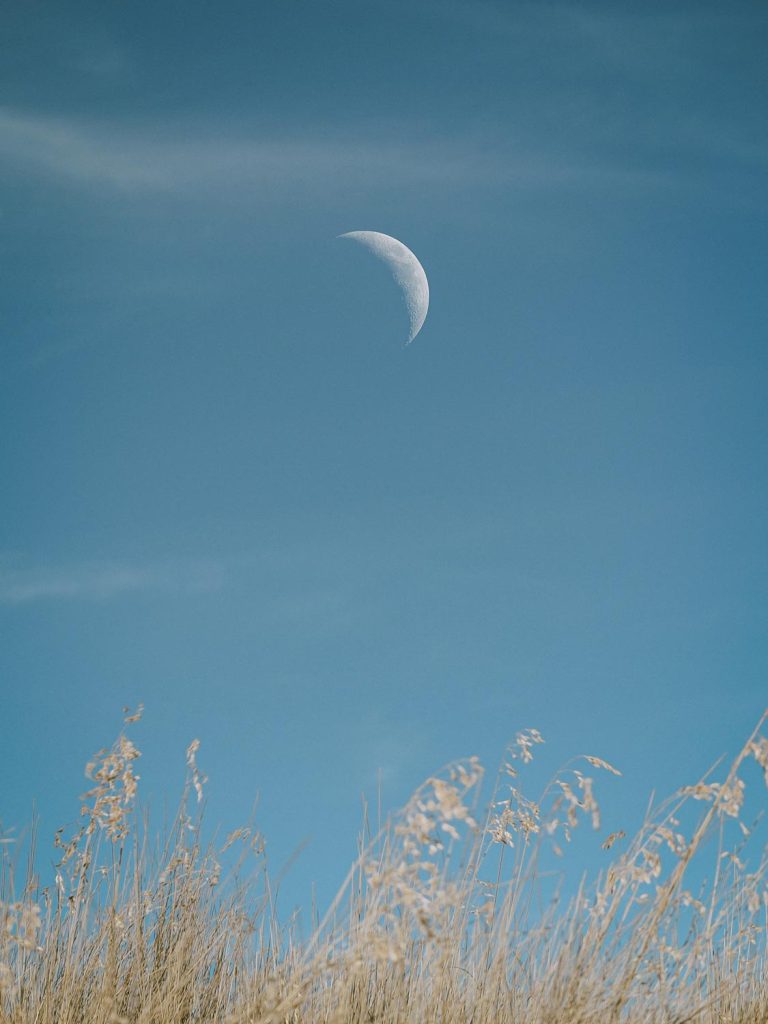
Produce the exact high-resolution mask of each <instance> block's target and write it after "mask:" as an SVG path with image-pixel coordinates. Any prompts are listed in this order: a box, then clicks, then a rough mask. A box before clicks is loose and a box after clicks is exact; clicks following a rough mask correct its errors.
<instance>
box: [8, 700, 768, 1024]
mask: <svg viewBox="0 0 768 1024" xmlns="http://www.w3.org/2000/svg"><path fill="white" fill-rule="evenodd" d="M137 717H138V716H137V715H129V716H128V718H127V719H126V728H125V729H124V731H123V732H122V733H121V735H120V736H119V737H118V739H117V741H116V742H115V744H114V745H113V747H112V748H111V749H109V750H106V751H101V752H100V753H99V754H98V755H97V756H96V757H95V758H94V760H93V761H92V763H91V764H89V765H88V767H87V774H88V776H89V778H90V779H91V780H92V786H91V790H90V792H89V793H88V794H87V795H86V796H85V797H84V798H83V813H82V827H81V828H80V829H79V831H77V832H76V833H75V834H74V835H69V834H66V833H65V832H59V833H58V834H57V836H56V839H55V842H56V846H57V853H58V860H59V863H58V866H57V869H56V876H55V880H54V881H53V882H52V884H51V885H50V886H49V887H41V885H40V883H39V882H38V881H37V879H36V875H35V869H34V859H35V853H34V843H32V844H30V849H29V851H28V854H27V855H26V856H25V863H23V864H19V863H18V854H16V855H14V846H13V844H11V843H8V842H5V843H4V845H3V847H2V849H3V851H4V857H3V867H2V891H1V892H0V899H1V900H2V903H1V904H0V912H1V913H2V929H1V930H0V993H1V997H0V1021H2V1022H3V1024H10V1022H13V1024H32V1022H35V1024H80V1022H84V1024H85V1022H87V1024H91V1022H93V1024H97V1022H98V1024H108V1022H112V1024H118V1022H125V1024H128V1022H130V1024H134V1022H135V1024H181V1022H193V1021H194V1022H211V1024H213V1022H222V1024H223V1022H231V1024H246V1022H249V1024H250V1022H253V1024H256V1022H263V1024H267V1022H273V1024H278V1022H295V1024H299V1022H302V1024H303V1022H306V1024H310V1022H311V1024H316V1022H317V1024H319V1022H328V1024H331V1022H334V1024H352V1022H355V1024H358V1022H360V1024H363V1022H382V1024H396V1022H397V1024H411V1022H412V1024H429V1022H435V1024H438V1022H439V1024H469V1022H472V1024H504V1022H520V1024H577V1022H596V1024H597V1022H601V1024H603V1022H613V1021H616V1022H618V1021H621V1020H626V1021H637V1022H641V1021H642V1022H651V1021H652V1022H654V1024H656V1022H658V1024H662V1022H664V1024H685V1022H687V1021H697V1022H702V1024H711V1022H715V1021H717V1022H730V1024H747V1022H764V1021H768V976H767V975H766V959H765V954H766V944H765V938H766V914H767V913H768V909H767V908H768V889H767V888H766V874H765V868H766V863H765V859H764V857H763V855H762V853H761V852H760V851H759V850H758V851H751V852H750V851H749V844H750V839H751V838H752V836H751V828H750V827H749V826H748V825H747V823H745V822H744V821H743V820H742V819H743V806H744V792H745V783H744V781H743V773H744V769H745V768H746V762H747V761H749V760H755V761H757V763H758V764H759V766H760V768H761V769H762V770H763V772H764V773H765V775H766V780H768V739H766V738H765V737H764V736H763V735H762V733H761V729H762V728H763V725H764V723H765V720H766V716H765V715H764V716H763V718H762V719H761V720H760V722H759V723H758V725H757V727H756V729H755V731H754V733H753V734H752V736H750V737H749V739H748V740H747V742H746V743H745V745H744V747H743V749H742V750H741V751H740V752H739V754H738V756H737V757H736V758H735V760H734V761H733V763H732V764H731V766H730V768H725V769H722V770H721V771H719V772H715V773H712V774H710V775H708V776H707V777H706V778H705V779H703V780H701V781H700V782H698V783H697V784H695V785H693V786H688V787H684V788H683V789H681V790H679V791H678V792H677V793H676V794H674V795H673V796H672V797H671V799H670V800H669V801H668V802H667V803H666V804H664V805H662V806H660V807H659V808H658V810H657V811H655V812H654V813H653V814H652V815H651V816H650V817H649V818H648V820H646V822H645V824H644V825H643V827H642V828H641V830H640V831H639V833H638V834H637V835H636V836H635V837H634V838H628V837H626V836H624V835H623V834H622V833H617V834H614V835H609V836H606V837H605V839H604V842H603V847H604V848H605V849H606V850H609V851H610V853H609V854H608V855H607V856H609V857H610V858H612V860H611V863H610V866H609V867H608V868H607V869H606V868H605V867H603V868H602V870H601V872H600V873H599V875H597V876H596V877H594V878H593V879H592V880H587V881H585V882H584V883H583V884H582V886H581V888H580V889H579V890H578V892H576V894H575V895H574V896H573V897H572V898H571V899H569V900H565V899H562V898H561V899H557V898H555V897H554V895H552V896H551V898H547V899H545V900H542V893H543V892H545V891H549V890H548V889H547V886H548V884H549V883H548V882H547V880H546V879H545V878H543V877H542V869H541V865H542V861H543V859H544V858H551V857H552V856H553V855H555V856H559V855H560V854H562V853H565V854H566V855H567V849H568V843H569V841H570V838H571V834H572V832H573V830H574V829H575V828H577V827H580V828H584V827H595V828H600V824H601V823H600V809H599V806H598V801H597V797H596V795H595V794H596V789H597V781H598V779H599V776H600V774H601V773H616V770H615V769H614V768H613V767H612V766H611V765H609V764H607V763H606V762H605V761H602V760H601V759H600V758H597V757H581V758H577V759H575V760H574V761H573V762H572V763H571V764H570V765H569V766H568V767H566V768H565V769H563V770H562V771H561V772H560V773H558V775H556V776H555V777H554V778H553V780H552V781H551V783H550V784H549V785H548V786H547V788H546V790H545V792H544V793H543V794H542V795H541V796H539V797H538V798H537V799H535V800H533V799H531V798H529V797H528V796H526V795H525V794H524V792H523V782H524V779H525V774H526V767H527V764H528V762H529V761H530V760H531V759H532V758H533V757H534V755H536V756H538V749H537V748H538V744H539V743H540V741H541V737H540V736H539V734H538V733H537V732H536V731H535V730H528V731H526V732H523V733H520V734H518V736H517V738H516V741H515V743H514V744H513V745H512V747H511V748H510V751H509V754H508V758H507V760H506V762H505V764H504V765H503V767H502V769H501V771H500V772H499V774H498V776H497V777H496V781H495V784H494V786H493V792H492V794H491V796H490V798H488V797H485V798H484V797H483V796H482V793H481V786H482V782H483V770H482V767H481V765H480V764H479V763H478V762H477V760H476V759H470V760H468V761H464V762H457V763H456V764H454V765H452V766H450V767H448V768H447V769H446V770H445V771H442V772H440V773H439V774H438V775H436V776H435V777H433V778H430V779H428V780H427V781H426V782H425V783H424V785H423V786H422V787H421V788H420V789H419V790H418V791H417V792H416V793H415V794H414V795H413V797H412V798H411V800H410V801H409V803H408V804H407V805H406V807H405V808H403V810H402V811H401V812H400V813H399V814H397V815H395V816H393V817H392V819H391V820H390V821H388V822H387V823H386V824H385V825H384V827H383V828H382V829H381V830H380V832H379V834H377V835H371V834H370V831H369V829H368V828H367V826H366V828H364V830H363V838H361V840H360V856H359V859H358V860H357V862H356V863H355V864H354V865H353V866H352V868H351V870H350V873H349V876H348V878H347V881H346V883H345V885H344V887H343V888H342V890H341V891H340V892H339V894H338V896H337V898H336V900H335V902H334V903H333V905H332V906H331V908H330V910H329V911H328V913H327V914H326V915H325V918H324V919H323V920H316V921H314V922H313V924H312V926H311V928H310V929H309V934H302V933H301V930H300V929H299V927H298V926H297V925H295V924H294V925H292V924H291V923H288V924H281V923H280V922H278V920H277V919H276V915H275V913H274V911H273V898H272V890H271V883H270V880H269V877H268V875H267V873H266V871H265V870H262V869H261V867H260V865H261V864H262V853H263V839H262V837H261V836H260V835H259V834H258V833H257V832H255V831H253V830H252V829H250V828H244V829H241V830H238V831H237V832H235V833H233V834H232V835H230V836H229V837H228V838H227V840H226V842H225V843H223V844H221V845H220V847H219V848H217V849H214V848H207V847H206V848H203V846H202V844H201V841H200V838H199V836H200V827H199V825H200V822H199V815H198V808H199V807H200V806H201V801H202V795H203V786H204V783H205V779H204V777H203V776H202V774H201V772H200V770H199V769H198V766H197V759H196V756H197V747H198V745H197V743H196V742H195V743H193V744H192V745H191V746H190V748H189V750H188V751H187V771H188V782H187V788H186V790H185V792H184V794H183V797H182V800H181V803H180V808H179V812H178V816H177V818H176V821H175V823H174V824H173V826H172V827H171V828H170V829H169V831H168V834H167V835H165V836H164V837H162V841H161V842H159V843H158V842H157V841H156V840H153V839H152V838H151V837H150V835H148V828H147V826H146V823H145V819H144V818H143V817H142V815H141V813H140V811H139V810H138V809H137V775H136V771H135V767H136V760H137V758H138V757H139V752H138V750H137V749H136V747H135V746H134V744H133V742H132V741H131V739H130V738H129V733H130V726H131V725H132V723H133V722H134V721H135V720H136V718H137ZM616 774H618V773H616ZM484 799H486V800H487V801H488V806H487V808H486V806H485V804H484V803H483V800H484ZM752 845H755V844H754V842H753V843H752ZM705 854H706V856H707V857H708V858H709V860H708V867H707V870H706V871H705V872H701V871H699V870H698V859H699V858H701V857H702V856H703V855H705ZM254 865H255V868H254ZM691 878H696V879H697V882H696V885H695V886H694V889H695V891H691V890H690V889H689V888H688V886H689V885H690V884H691V882H690V880H691ZM703 879H707V880H706V881H702V880H703Z"/></svg>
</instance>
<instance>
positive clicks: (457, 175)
mask: <svg viewBox="0 0 768 1024" xmlns="http://www.w3.org/2000/svg"><path fill="white" fill-rule="evenodd" d="M401 138H402V133H401ZM0 156H2V157H3V158H4V160H5V162H6V165H7V166H8V167H11V168H15V169H16V170H17V171H22V172H24V173H28V172H30V171H31V172H33V173H38V174H43V175H47V176H52V177H54V178H55V179H59V180H63V181H68V182H70V183H72V184H78V185H81V186H88V185H91V186H94V185H95V186H102V187H108V188H112V189H120V190H125V191H134V192H135V191H150V192H168V193H173V192H175V193H184V192H197V191H199V190H201V189H206V188H211V187H214V188H215V187H218V186H225V185H235V186H239V187H241V188H244V189H247V188H252V189H255V190H259V189H272V188H277V187H291V186H293V187H295V186H303V187H319V188H326V187H329V186H334V185H335V186H344V185H345V184H348V183H349V182H350V181H359V182H361V183H362V182H365V183H377V182H386V183H387V184H388V185H392V184H408V183H411V184H412V183H422V184H425V185H429V184H437V183H443V184H448V185H450V184H455V185H462V184H468V183H476V184H489V185H493V184H498V185H502V184H514V185H516V186H518V187H526V188H537V189H539V188H547V187H549V186H557V185H560V186H565V185H569V184H570V185H575V186H588V185H599V184H601V183H607V182H609V181H610V182H614V183H617V184H620V183H622V182H623V183H624V184H627V185H648V184H657V185H658V184H664V183H665V181H664V176H663V175H659V174H658V173H657V172H655V171H652V170H648V169H644V168H642V167H632V166H623V165H621V164H619V163H616V162H611V161H605V160H603V161H601V160H598V159H594V158H592V157H590V155H589V154H588V153H587V152H586V151H584V152H578V153H577V152H564V153H559V154H558V153H551V152H544V151H540V150H538V149H537V148H536V147H533V148H529V149H528V150H525V149H524V148H523V147H520V146H517V147H515V148H514V149H512V150H506V149H505V148H504V147H503V145H501V144H500V143H498V142H496V141H494V142H493V143H491V142H489V141H488V140H486V139H484V138H482V137H479V136H477V135H473V136H471V137H467V138H465V139H453V140H440V141H432V142H429V141H427V142H409V141H391V140H390V141H386V140H384V141H372V140H370V139H358V140H350V139H347V138H337V139H327V138H326V139H322V140H317V139H314V140H313V139H311V138H292V139H291V138H285V139H259V138H253V137H249V136H247V135H244V136H241V137H235V136H231V137H228V138H222V137H221V136H218V135H213V134H211V133H206V131H205V130H201V131H199V132H198V133H196V134H194V135H192V136H189V135H187V136H182V135H176V136H175V137H174V135H173V131H172V128H171V127H169V126H156V127H155V129H154V130H153V131H144V132H137V131H129V130H126V129H124V128H122V127H120V126H119V125H115V124H105V123H95V122H85V121H77V120H74V119H70V118H64V117H47V116H41V115H37V114H33V113H29V112H21V111H17V110H13V109H9V108H0Z"/></svg>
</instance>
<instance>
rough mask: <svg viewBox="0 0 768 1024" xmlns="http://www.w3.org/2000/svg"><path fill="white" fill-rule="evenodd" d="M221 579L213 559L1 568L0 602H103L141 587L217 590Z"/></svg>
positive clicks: (220, 570)
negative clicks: (158, 563)
mask: <svg viewBox="0 0 768 1024" xmlns="http://www.w3.org/2000/svg"><path fill="white" fill-rule="evenodd" d="M222 583H223V569H222V567H221V566H220V565H219V564H218V563H216V562H211V561H201V562H189V563H184V564H179V565H162V566H134V565H128V564H119V563H113V562H108V563H88V564H77V565H69V566H56V567H51V566H47V567H43V566H39V567H33V568H4V567H0V604H6V605H22V604H30V603H32V602H36V601H53V600H85V601H104V600H108V599H110V598H114V597H118V596H120V595H125V594H131V593H139V592H143V591H163V590H165V591H177V592H179V591H181V592H185V593H201V592H205V591H210V590H217V589H219V587H220V586H221V585H222Z"/></svg>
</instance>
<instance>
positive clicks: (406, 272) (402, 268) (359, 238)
mask: <svg viewBox="0 0 768 1024" xmlns="http://www.w3.org/2000/svg"><path fill="white" fill-rule="evenodd" d="M337 238H350V239H352V241H353V242H358V243H359V244H360V245H362V246H365V248H366V249H368V250H370V252H372V253H373V255H374V256H378V258H379V259H380V260H383V262H384V263H386V264H387V266H388V267H389V269H390V270H391V272H392V276H393V277H394V279H395V281H396V282H397V283H398V285H399V286H400V288H401V289H402V292H403V296H404V297H405V304H406V307H407V309H408V318H409V320H410V331H409V334H408V341H406V345H410V343H411V342H412V341H413V339H414V338H415V337H416V335H417V334H418V333H419V331H420V330H421V328H422V326H423V324H424V321H425V320H426V318H427V310H428V309H429V282H428V281H427V275H426V274H425V273H424V267H422V265H421V264H420V263H419V261H418V260H417V259H416V257H415V256H414V254H413V253H412V252H411V250H410V249H409V248H408V246H407V245H403V243H402V242H401V241H399V240H398V239H397V238H393V237H392V235H385V234H383V233H382V232H381V231H346V232H345V233H344V234H343V235H337Z"/></svg>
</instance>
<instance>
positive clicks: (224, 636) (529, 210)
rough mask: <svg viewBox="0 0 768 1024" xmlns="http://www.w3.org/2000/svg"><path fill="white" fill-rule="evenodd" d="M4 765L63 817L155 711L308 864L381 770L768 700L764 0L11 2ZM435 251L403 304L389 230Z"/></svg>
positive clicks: (297, 869) (309, 874) (348, 821)
mask: <svg viewBox="0 0 768 1024" xmlns="http://www.w3.org/2000/svg"><path fill="white" fill-rule="evenodd" d="M2 21H3V32H2V33H1V34H0V39H1V40H2V41H1V42H0V48H2V50H3V52H2V62H1V66H2V68H3V72H2V90H1V91H0V95H1V96H2V101H1V102H0V187H1V189H2V191H1V194H0V260H2V267H3V272H2V277H1V278H0V308H1V309H2V359H3V372H2V374H1V375H0V393H1V398H0V416H1V417H2V421H1V422H0V438H2V440H1V441H0V480H1V481H2V491H3V501H2V516H1V517H0V630H1V631H2V635H3V638H4V639H3V643H2V646H0V678H1V679H2V687H3V691H2V709H3V710H2V715H1V716H0V775H2V778H3V783H4V784H3V807H2V810H1V812H0V816H1V817H2V821H3V823H4V824H5V826H6V827H7V826H12V825H17V826H20V825H21V824H22V823H24V822H25V821H27V820H28V819H29V817H30V813H31V808H32V805H33V802H34V803H35V804H36V806H37V807H38V809H39V813H40V815H41V817H42V821H43V832H45V830H46V829H48V830H49V831H50V832H52V831H53V829H54V828H55V827H56V826H58V825H59V824H61V823H62V822H64V821H67V820H71V819H73V818H74V817H75V816H76V814H77V812H78V809H79V804H78V802H77V794H78V793H79V792H81V791H82V788H83V782H82V766H83V764H84V763H85V761H86V760H87V759H88V757H89V755H90V754H91V753H92V752H93V751H94V750H95V749H97V748H98V747H100V746H102V745H103V744H104V743H106V742H108V741H109V740H110V739H111V737H112V735H113V734H114V733H115V731H116V730H117V728H118V727H119V723H120V709H121V707H122V706H123V705H125V704H129V705H136V704H137V703H138V702H140V701H143V702H144V704H145V705H146V708H147V711H146V716H145V720H144V721H143V722H142V723H141V725H140V726H139V727H138V730H137V737H136V738H137V743H138V745H139V746H140V747H141V748H142V750H143V751H144V760H143V762H142V774H143V780H142V781H143V783H144V787H145V792H146V794H147V796H148V798H149V799H150V800H151V801H152V802H153V803H154V805H155V806H159V805H161V804H162V803H163V801H165V800H169V801H170V800H172V799H174V798H175V795H176V793H177V792H178V789H179V785H180V781H181V778H182V773H183V752H184V748H185V746H186V744H187V743H188V742H189V740H190V739H192V737H195V736H199V737H200V739H201V741H202V748H201V752H200V761H201V764H202V765H203V767H204V769H205V770H206V772H207V773H208V775H209V776H210V780H211V781H210V783H209V787H208V789H209V799H210V816H211V818H212V820H215V821H217V822H221V823H222V826H223V827H224V828H229V827H234V826H235V825H237V824H240V823H242V822H243V820H244V819H245V818H247V817H248V815H249V813H250V808H251V806H252V804H253V801H254V798H255V796H256V794H257V793H260V794H261V798H260V801H261V802H260V807H259V824H260V826H261V827H262V829H263V830H264V831H265V832H266V834H267V837H268V839H269V841H270V843H271V849H272V850H273V856H274V858H275V860H276V862H277V863H280V861H281V860H282V859H284V858H285V857H287V856H288V854H289V852H290V851H291V850H292V849H293V848H294V847H295V846H296V845H297V844H298V843H299V842H300V841H301V840H303V839H304V838H305V837H311V842H310V845H309V846H308V848H307V850H306V851H305V853H304V854H303V855H302V857H301V858H300V859H299V861H298V862H297V864H296V865H295V866H294V868H293V875H292V877H293V879H294V883H293V884H294V890H293V891H292V894H293V895H295V897H296V898H297V899H300V898H302V895H303V894H304V893H305V892H306V891H307V886H308V883H309V880H310V879H316V880H317V881H318V883H319V885H320V890H321V892H326V893H328V892H330V891H331V890H332V889H333V887H334V886H335V884H336V883H337V882H338V881H340V880H341V878H342V877H343V875H344V873H345V865H346V862H347V860H348V859H349V857H350V856H351V853H352V851H353V849H354V843H353V838H354V834H355V831H356V828H357V825H358V822H359V818H360V793H361V792H362V791H366V792H368V793H369V794H372V793H373V792H374V791H375V787H376V780H377V778H378V777H379V775H380V776H381V778H382V780H383V785H384V802H385V804H386V806H394V805H396V804H397V803H398V802H400V801H401V800H402V799H404V797H405V796H406V795H407V793H408V792H409V791H410V790H411V789H412V788H413V787H414V786H415V785H416V784H417V783H418V782H419V781H420V780H421V779H422V777H424V776H425V775H426V774H428V773H429V772H431V771H432V770H433V769H435V768H436V767H438V766H439V765H441V764H443V763H444V762H446V761H447V760H450V759H451V758H454V757H458V756H462V755H469V754H479V755H481V757H482V758H483V759H484V760H485V761H486V762H487V763H488V764H489V765H492V764H494V763H495V762H496V761H497V760H498V759H499V758H500V756H501V754H502V752H503V748H504V745H505V743H506V742H507V741H508V740H509V739H510V738H511V737H512V736H513V735H514V733H515V731H516V730H517V729H520V728H523V727H527V726H535V727H538V728H539V729H540V730H541V731H542V732H543V733H544V735H545V737H546V738H547V740H548V744H549V746H548V748H545V749H547V755H546V756H547V759H548V763H549V766H550V767H552V768H554V767H555V766H556V765H557V764H558V763H560V762H561V761H564V760H565V759H566V758H567V757H569V756H570V755H571V754H572V753H575V752H578V751H584V752H587V753H595V754H599V755H601V756H604V757H606V758H607V759H609V760H610V761H613V762H616V763H618V764H619V766H620V767H621V768H622V769H623V770H624V773H625V777H624V779H623V781H622V782H621V783H620V785H619V788H617V787H616V786H613V785H610V786H608V787H607V789H608V791H609V794H610V795H609V797H608V800H609V806H610V807H612V812H613V821H612V823H613V824H616V825H617V826H623V825H624V824H625V823H626V821H627V819H630V821H629V823H630V824H631V823H632V822H633V821H635V820H636V819H637V818H638V817H639V816H640V815H641V814H642V811H643V809H644V807H645V802H646V799H647V797H648V794H649V792H650V790H651V789H652V788H655V789H657V790H658V791H660V792H666V791H668V790H670V789H672V788H674V787H675V786H676V785H678V784H680V783H683V782H687V781H691V779H692V777H693V776H695V775H696V774H697V773H698V772H699V770H703V769H705V768H706V767H708V765H709V764H710V763H711V762H712V761H713V760H714V759H715V757H717V756H718V755H719V754H720V753H722V752H723V751H726V750H733V749H734V748H735V747H736V746H737V745H738V743H739V741H740V740H741V739H742V738H743V736H744V735H745V734H746V733H747V732H748V731H749V729H750V728H751V725H752V724H753V722H754V720H755V719H756V718H757V717H758V715H759V713H760V711H761V710H762V708H763V706H764V705H765V704H766V703H768V701H766V696H767V695H768V687H766V679H767V678H768V672H767V671H766V670H767V669H768V644H767V643H766V620H767V618H768V615H767V613H768V591H767V587H766V569H767V568H768V544H767V543H766V531H765V523H766V513H767V512H768V508H767V506H768V470H767V469H766V455H768V441H767V440H766V439H767V438H768V413H767V411H766V401H765V390H766V383H767V382H768V355H767V354H766V320H767V317H766V314H767V313H768V297H767V292H766V288H765V267H766V257H767V256H768V240H767V237H768V236H767V235H766V225H767V223H768V198H767V197H766V188H765V181H766V170H768V166H767V165H768V138H767V137H766V115H765V111H766V109H768V103H767V102H766V100H768V96H767V95H766V94H767V92H768V88H767V87H768V68H767V67H766V62H765V59H764V55H765V50H766V43H768V11H766V8H765V7H764V5H762V4H758V3H733V4H729V5H728V6H727V8H726V7H725V6H723V5H714V4H708V3H698V2H697V3H690V4H689V3H678V4H674V5H671V4H669V3H658V4H657V3H646V4H643V5H629V4H610V5H608V4H606V5H600V4H548V3H537V4H523V3H512V2H510V3H490V2H485V0H479V2H472V3H468V2H463V0H456V2H452V0H443V2H439V3H437V2H436V3H431V2H424V0H419V2H408V3H405V2H399V0H387V2H386V3H383V2H382V3H379V2H360V0H355V2H349V3H335V2H334V3H326V4H316V3H315V4H312V3H304V2H288V3H267V2H265V3H260V4H253V3H231V2H226V3H221V4H217V5H211V4H201V3H196V4H184V5H182V4H176V3H165V4H149V3H144V2H137V3H134V4H132V5H129V6H126V5H123V4H117V3H113V2H106V3H105V2H100V3H98V4H97V3H81V2H78V3H72V4H69V5H67V10H66V11H64V10H63V8H62V7H61V5H56V4H51V3H45V2H41V3H37V4H35V5H34V6H30V5H28V4H21V3H19V4H14V5H6V8H5V9H4V11H3V14H2ZM360 229H371V230H378V231H384V232H387V233H389V234H392V235H395V236H396V237H398V238H400V239H402V240H403V241H404V242H405V243H406V244H407V245H408V246H409V247H410V248H412V249H413V250H414V252H415V253H416V254H417V256H418V257H419V258H420V259H421V261H422V263H423V265H424V267H425V269H426V272H427V275H428V277H429V281H430V289H431V307H430V312H429V316H428V318H427V321H426V323H425V326H424V328H423V330H422V332H421V334H420V335H419V336H418V338H417V339H416V341H415V342H414V343H413V344H412V345H411V346H409V347H408V348H406V349H404V348H403V347H402V341H403V340H404V338H405V336H406V333H407V317H406V313H405V309H404V306H403V303H402V301H401V299H400V296H399V293H398V291H397V288H396V287H395V285H394V284H393V282H392V281H391V280H390V278H389V276H388V274H387V272H386V270H385V268H383V267H382V266H381V265H380V264H379V263H377V261H376V260H374V259H372V258H371V257H370V256H369V254H367V253H365V252H364V251H363V250H360V249H358V248H357V247H354V246H348V245H344V244H343V243H340V242H338V241H336V240H335V237H336V236H337V235H338V234H339V233H341V232H345V231H351V230H360Z"/></svg>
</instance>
